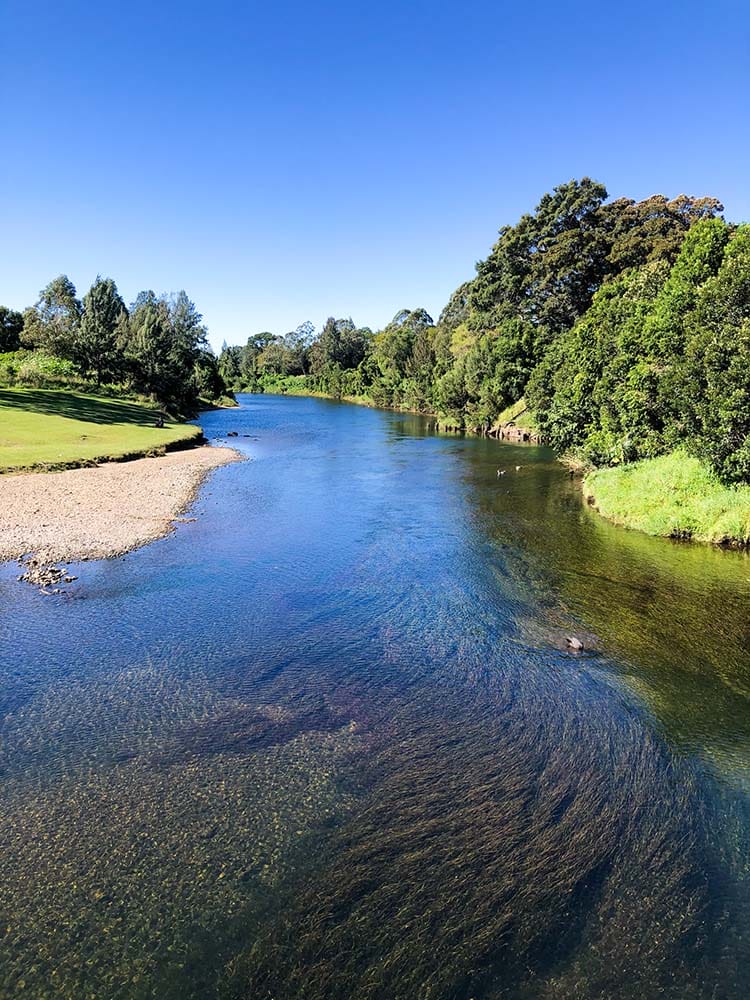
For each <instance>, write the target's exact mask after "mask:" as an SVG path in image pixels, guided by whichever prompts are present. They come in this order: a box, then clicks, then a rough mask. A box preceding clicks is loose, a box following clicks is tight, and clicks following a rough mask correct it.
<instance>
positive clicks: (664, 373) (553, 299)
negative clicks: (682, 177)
mask: <svg viewBox="0 0 750 1000" xmlns="http://www.w3.org/2000/svg"><path fill="white" fill-rule="evenodd" d="M607 197H608V196H607V192H606V190H605V188H604V187H603V186H602V185H601V184H598V183H596V182H595V181H592V180H590V179H589V178H584V179H583V180H580V181H575V180H574V181H570V182H569V183H566V184H562V185H560V186H559V187H557V188H555V189H554V191H552V192H551V193H550V194H545V195H544V197H543V198H542V199H541V200H540V202H539V204H538V205H537V207H536V209H535V210H534V212H533V213H530V214H527V215H524V216H523V217H522V218H521V219H520V220H519V221H518V222H517V223H516V224H515V225H507V226H504V227H503V228H502V229H501V230H500V232H499V237H498V240H497V242H496V243H495V245H494V246H493V247H492V249H491V251H490V253H489V255H488V256H487V258H486V259H485V260H482V261H480V262H479V263H478V264H477V266H476V274H475V275H474V277H473V278H471V279H470V280H468V281H467V282H465V283H464V284H462V285H461V286H460V287H459V288H457V289H456V291H455V292H454V293H453V295H452V296H451V297H450V300H449V302H448V304H447V305H446V307H445V308H444V309H443V311H442V313H441V314H440V316H439V318H438V320H437V321H433V319H432V317H431V316H430V315H429V314H428V313H427V312H426V311H425V310H424V309H421V308H417V309H402V310H400V311H399V312H398V313H396V315H395V316H394V318H393V319H392V320H391V322H390V323H389V324H388V325H387V326H386V327H385V328H384V329H383V330H380V331H377V332H373V331H372V330H371V329H370V328H369V327H359V326H357V325H356V324H355V323H354V322H353V321H352V320H351V319H335V318H329V319H328V320H327V321H326V323H325V324H324V326H323V329H322V330H321V331H320V333H318V334H316V332H315V330H314V329H313V328H312V326H311V324H309V323H306V324H303V325H302V326H300V327H299V328H298V329H297V330H295V331H294V332H292V333H289V334H286V335H283V336H274V335H272V334H270V333H263V334H259V335H256V336H254V337H251V338H250V339H249V340H248V342H247V343H246V344H245V345H244V346H241V347H239V346H237V347H229V346H226V345H225V347H224V349H223V350H222V353H221V356H220V359H219V369H220V372H221V374H222V376H223V378H224V379H225V381H226V382H227V384H228V385H229V386H230V387H231V388H235V389H245V390H249V391H263V390H265V391H274V392H278V391H282V392H283V391H290V392H295V393H300V392H311V393H323V394H327V395H331V396H335V397H338V398H345V399H353V400H356V401H358V402H369V403H371V404H374V405H377V406H385V407H392V408H396V409H405V410H414V411H417V412H424V413H431V414H435V415H437V416H438V418H439V420H440V421H441V423H443V425H445V426H450V427H457V428H463V429H466V430H471V431H475V432H480V433H488V432H492V431H493V430H494V429H496V428H497V427H498V425H499V424H501V423H503V422H505V421H506V420H508V419H513V420H514V422H517V421H516V420H515V419H514V417H512V416H511V417H508V416H507V415H508V414H509V413H510V414H513V413H514V412H516V411H517V412H516V416H517V417H519V418H520V419H522V420H523V422H524V424H525V426H526V427H528V428H534V429H538V431H539V433H540V434H541V435H542V437H543V439H544V440H545V441H547V442H548V443H549V444H550V445H551V446H552V447H553V448H554V449H555V450H556V451H557V452H558V453H559V454H561V455H562V454H567V455H570V456H573V457H574V458H575V459H576V460H578V461H579V462H582V463H583V464H584V465H585V466H587V467H589V468H592V469H597V468H604V467H614V466H619V467H624V466H627V465H629V464H630V463H632V462H643V461H644V460H650V459H654V458H658V457H660V456H667V455H670V454H672V453H674V452H675V450H676V449H683V450H684V451H685V452H686V453H688V454H689V455H691V456H693V457H694V458H696V459H697V460H698V461H699V463H701V468H702V469H703V470H704V472H705V474H706V476H708V475H709V474H710V475H711V476H713V477H714V479H715V481H716V482H717V483H718V484H721V485H723V486H732V485H734V484H744V483H748V482H750V363H749V362H750V226H747V225H739V226H738V225H734V224H732V223H729V222H727V221H726V220H725V219H724V218H723V216H722V212H723V206H722V205H721V203H720V202H719V201H717V200H716V199H715V198H712V197H700V198H694V197H687V196H685V195H681V196H679V197H677V198H674V199H671V200H670V199H668V198H666V197H664V196H662V195H655V196H653V197H650V198H647V199H645V200H643V201H638V202H637V201H634V200H632V199H628V198H619V199H616V200H614V201H608V200H607ZM680 453H681V452H680ZM676 461H677V460H676ZM648 469H649V467H648V466H641V472H640V476H641V477H642V480H641V481H642V485H644V487H645V488H647V489H649V490H650V491H651V493H652V494H653V491H654V490H656V489H657V488H658V478H659V476H660V475H661V471H660V468H659V469H656V468H655V469H654V473H653V474H654V476H655V480H654V483H653V484H651V485H648V484H647V483H646V480H645V477H646V476H647V475H648ZM618 481H619V480H618V479H617V477H609V479H607V480H606V482H607V483H608V484H609V485H610V487H611V488H612V489H615V484H616V483H617V482H618ZM712 481H713V480H712ZM594 482H596V483H598V484H603V483H604V480H603V479H601V478H600V479H594V478H592V479H590V483H592V484H593V483H594ZM691 482H692V484H693V487H692V488H694V489H696V490H697V489H699V488H700V489H703V488H704V486H705V484H706V483H707V482H708V480H707V479H706V478H705V477H696V478H693V479H692V480H691ZM699 484H702V485H700V487H699ZM697 497H698V494H696V498H697ZM600 506H601V509H602V510H604V505H603V504H600ZM685 533H686V534H687V533H689V532H688V531H687V530H686V532H685ZM696 537H697V536H696Z"/></svg>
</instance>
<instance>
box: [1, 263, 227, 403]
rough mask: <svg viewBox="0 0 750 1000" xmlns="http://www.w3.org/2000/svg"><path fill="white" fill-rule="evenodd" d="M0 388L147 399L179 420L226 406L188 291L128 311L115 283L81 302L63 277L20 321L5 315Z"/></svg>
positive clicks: (107, 282)
mask: <svg viewBox="0 0 750 1000" xmlns="http://www.w3.org/2000/svg"><path fill="white" fill-rule="evenodd" d="M0 387H5V388H11V387H15V388H19V387H22V388H31V389H43V388H46V389H74V390H77V391H79V392H95V393H96V394H98V395H99V396H101V395H106V396H112V397H116V398H120V399H122V398H129V399H138V398H140V399H143V400H147V401H149V402H151V403H152V404H154V405H156V406H158V407H159V408H160V409H162V410H164V411H165V412H166V413H167V414H169V415H171V416H174V417H185V416H193V415H194V414H195V413H196V412H197V411H198V409H199V408H200V407H201V406H203V405H206V404H209V405H211V404H216V403H220V402H222V401H223V400H225V399H226V395H227V389H226V386H225V384H224V382H223V380H222V378H221V375H220V374H219V368H218V363H217V359H216V357H215V355H214V354H213V352H212V351H211V350H210V348H209V346H208V341H207V331H206V328H205V326H204V325H203V320H202V317H201V315H200V313H199V312H198V311H197V309H196V307H195V305H194V304H193V303H192V302H191V301H190V299H189V298H188V296H187V294H186V293H185V292H184V291H181V292H178V293H177V294H175V295H161V296H157V295H155V293H154V292H152V291H145V292H141V293H140V294H139V295H138V296H137V297H136V300H135V301H134V302H133V303H132V304H131V306H130V307H127V306H126V305H125V302H124V301H123V299H122V297H121V295H120V293H119V291H118V289H117V285H116V284H115V282H114V281H113V280H112V279H111V278H101V277H97V279H96V281H95V282H94V283H93V285H92V286H91V288H90V289H89V291H88V292H87V293H86V294H85V295H84V296H83V299H82V300H81V299H79V298H78V295H77V292H76V289H75V286H74V285H73V283H72V282H71V281H70V279H69V278H68V277H67V276H65V275H60V276H59V277H58V278H55V279H54V280H53V281H51V282H50V283H49V284H48V285H47V286H46V287H45V288H44V289H42V291H41V292H40V295H39V299H38V301H37V302H36V303H35V304H34V305H33V306H30V307H29V308H28V309H26V310H25V311H24V312H23V313H20V312H16V311H14V310H12V309H8V308H6V307H0Z"/></svg>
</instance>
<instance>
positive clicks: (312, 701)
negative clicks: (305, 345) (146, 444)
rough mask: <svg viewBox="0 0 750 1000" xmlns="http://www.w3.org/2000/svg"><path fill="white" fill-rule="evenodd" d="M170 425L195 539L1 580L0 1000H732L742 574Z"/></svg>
mask: <svg viewBox="0 0 750 1000" xmlns="http://www.w3.org/2000/svg"><path fill="white" fill-rule="evenodd" d="M202 424H203V426H204V429H205V431H206V433H207V435H208V436H209V437H212V438H224V437H225V435H226V432H227V431H229V430H237V431H239V432H240V433H246V434H249V435H251V437H250V438H245V437H239V438H236V439H235V438H233V439H230V442H229V443H232V444H234V445H237V446H238V447H239V448H240V449H241V450H243V451H244V452H246V454H247V455H248V456H249V458H250V459H251V461H248V462H245V463H241V464H237V465H232V466H228V467H226V468H223V469H220V470H218V471H217V472H216V473H215V474H214V476H213V478H212V479H211V480H210V481H209V483H208V484H207V486H206V487H205V488H204V490H203V491H202V494H201V497H200V499H199V501H198V502H197V504H196V506H195V514H196V516H197V520H196V522H194V523H190V524H186V525H182V526H180V528H179V530H178V531H177V533H176V534H174V535H172V536H171V537H169V538H167V539H164V540H163V541H161V542H157V543H156V544H154V545H152V546H149V547H148V548H146V549H143V550H141V551H140V552H137V553H133V554H131V555H129V556H127V557H125V558H123V559H118V560H113V561H109V562H104V563H92V564H84V565H82V566H81V567H79V569H78V570H77V572H78V573H79V576H80V580H79V582H78V583H77V584H75V585H73V587H71V588H70V593H69V596H66V597H64V598H61V599H52V598H48V597H44V596H42V595H39V594H37V593H36V592H35V591H33V590H32V589H31V588H26V587H22V586H21V585H20V584H18V583H17V582H16V581H15V577H16V575H17V569H16V567H15V566H6V567H3V568H2V569H0V609H1V611H2V617H1V618H0V716H1V717H2V719H3V722H2V730H1V732H0V735H1V738H2V742H1V743H0V778H1V782H2V783H1V785H0V795H1V796H2V809H1V810H0V908H1V909H0V995H2V996H3V997H6V996H7V997H13V998H15V997H71V998H72V997H75V998H81V997H96V998H99V997H107V998H109V997H111V998H120V997H122V998H131V997H133V998H141V997H143V998H146V997H158V998H166V1000H171V998H177V997H180V998H190V997H194V998H204V997H206V998H209V997H219V998H223V1000H226V998H240V997H243V998H245V997H246V998H253V1000H261V998H271V997H274V998H276V1000H293V998H298V997H304V998H306V1000H312V998H315V1000H317V998H320V1000H323V998H347V1000H348V998H351V997H357V998H373V1000H374V998H378V1000H380V998H382V1000H393V998H404V1000H406V998H413V997H420V998H456V1000H469V998H471V997H473V998H475V1000H479V998H505V997H524V998H525V997H565V998H567V997H584V998H588V997H614V996H617V997H620V996H621V997H631V996H633V997H635V996H639V997H663V996H667V997H674V998H683V997H699V998H703V997H716V998H724V997H727V998H729V997H744V996H746V992H747V988H746V983H747V977H748V968H749V967H750V945H749V944H748V939H747V935H748V932H749V931H750V906H749V905H748V885H747V879H748V857H749V854H748V849H749V848H750V838H749V836H748V833H749V831H750V821H749V816H748V791H749V790H750V780H749V779H750V768H749V765H750V711H748V696H749V695H750V653H748V642H747V640H748V629H749V628H750V626H748V619H747V608H748V597H749V596H750V561H748V560H747V558H746V557H744V556H743V555H740V554H736V553H721V552H715V551H712V550H707V549H703V548H698V547H686V546H679V545H672V544H670V543H668V542H664V541H659V540H654V539H648V538H646V537H644V536H640V535H637V534H634V533H628V532H624V531H621V530H619V529H616V528H612V527H610V526H608V525H606V524H605V523H603V522H602V521H601V520H600V519H598V518H597V517H596V516H595V515H593V514H592V513H591V512H590V511H588V510H587V509H586V508H584V507H583V506H582V505H581V502H580V498H579V494H578V491H577V487H576V486H575V484H573V483H571V482H570V480H569V479H568V477H567V474H566V472H565V470H564V469H563V468H562V467H560V466H559V465H558V464H556V463H555V462H554V461H553V459H552V456H551V455H550V453H549V452H547V451H545V450H544V449H537V448H518V447H513V446H508V445H502V444H498V443H497V442H494V441H483V440H479V439H463V438H454V437H438V436H435V435H433V434H431V433H430V429H429V422H427V421H425V420H422V419H420V418H415V417H410V416H402V415H396V414H390V413H383V412H379V411H373V410H368V409H363V408H357V407H349V406H345V405H339V404H335V403H329V402H326V401H321V400H313V399H280V398H272V397H246V398H244V399H243V407H242V408H241V409H238V410H230V411H216V412H212V413H209V414H206V415H204V418H203V419H202ZM517 464H520V465H521V466H522V469H521V471H520V472H519V473H517V474H516V473H515V471H513V470H514V468H515V466H516V465H517ZM498 467H500V468H506V469H508V470H509V471H508V473H507V474H506V475H505V476H503V477H501V478H498V477H497V475H496V469H497V468H498ZM571 631H575V632H576V633H577V634H582V635H590V636H591V641H592V642H595V644H596V646H597V651H596V653H594V654H585V655H583V656H573V655H570V654H569V653H567V652H566V651H565V649H564V648H563V647H564V642H563V637H564V636H565V635H566V634H569V633H570V632H571Z"/></svg>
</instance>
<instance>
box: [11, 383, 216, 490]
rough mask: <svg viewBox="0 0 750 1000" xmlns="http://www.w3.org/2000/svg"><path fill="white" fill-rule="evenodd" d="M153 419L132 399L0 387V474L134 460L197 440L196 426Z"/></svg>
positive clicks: (147, 409) (149, 411)
mask: <svg viewBox="0 0 750 1000" xmlns="http://www.w3.org/2000/svg"><path fill="white" fill-rule="evenodd" d="M157 418H158V414H157V413H156V412H155V411H154V410H153V409H152V408H151V407H149V406H146V405H144V404H142V403H138V402H135V401H132V400H120V399H112V398H109V399H107V398H102V397H98V396H93V395H89V394H84V393H80V392H74V391H65V390H50V389H0V473H2V472H9V471H21V470H27V469H65V468H73V467H76V466H80V465H91V464H94V463H96V462H106V461H117V460H122V459H125V458H136V457H141V456H143V455H153V454H160V453H162V452H163V451H165V450H169V449H171V448H175V447H181V446H183V447H184V446H189V445H192V444H195V443H197V442H198V441H200V439H201V436H202V435H201V429H200V427H196V426H195V425H193V424H185V423H177V422H174V421H169V420H167V421H159V420H158V419H157ZM159 422H161V423H162V424H163V426H161V427H158V426H157V423H159Z"/></svg>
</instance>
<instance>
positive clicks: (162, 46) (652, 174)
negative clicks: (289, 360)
mask: <svg viewBox="0 0 750 1000" xmlns="http://www.w3.org/2000/svg"><path fill="white" fill-rule="evenodd" d="M0 37H1V38H2V48H1V57H0V123H1V125H2V130H1V133H0V134H1V135H2V146H3V151H2V155H1V156H0V227H1V229H0V303H2V304H4V305H8V306H11V307H13V308H16V309H21V308H23V307H25V306H27V305H30V304H31V303H33V302H34V301H35V300H36V298H37V295H38V292H39V289H40V288H42V287H43V286H44V285H45V284H46V283H47V282H48V281H49V280H50V279H51V278H53V277H55V276H56V275H57V274H60V273H61V272H64V273H67V274H68V275H69V276H70V277H71V278H72V280H73V281H74V283H75V284H76V286H77V288H78V291H79V294H81V295H82V294H83V293H84V292H85V291H86V290H87V289H88V287H89V285H90V284H91V282H92V281H93V279H94V278H95V277H96V275H97V273H100V274H102V275H105V276H111V277H113V278H114V279H115V280H116V281H117V283H118V286H119V288H120V291H121V293H122V295H123V297H124V298H125V300H126V301H127V302H130V301H131V300H132V299H133V298H134V297H135V295H136V294H137V292H138V291H139V290H140V289H142V288H153V289H154V290H155V291H156V292H161V291H172V290H178V289H180V288H185V289H186V291H187V292H188V294H189V295H190V297H191V298H192V299H193V300H194V301H195V302H196V305H197V306H198V308H199V310H200V311H201V312H202V313H203V314H204V317H205V320H206V322H207V324H208V326H209V330H210V336H211V341H212V343H213V344H214V346H215V347H218V346H219V345H220V344H221V342H222V341H223V340H225V339H226V340H227V341H228V342H229V343H242V342H244V341H245V339H246V338H247V336H248V335H249V334H251V333H255V332H259V331H261V330H272V331H273V332H277V333H283V332H285V331H287V330H289V329H293V328H294V327H295V326H297V325H298V324H299V323H300V322H302V321H303V320H306V319H310V320H312V321H313V323H315V325H316V326H317V327H320V326H321V324H322V322H323V321H324V320H325V318H326V316H328V315H336V316H351V317H352V318H353V319H354V321H355V322H356V323H358V324H361V325H365V324H367V325H369V326H372V327H373V328H378V327H380V326H382V325H384V324H385V323H386V322H387V321H388V320H389V319H390V317H391V316H392V315H393V314H394V313H395V312H396V311H397V310H399V309H401V308H403V307H408V308H415V307H417V306H424V307H425V308H426V309H427V310H428V311H429V312H430V313H431V314H432V315H433V316H435V317H437V315H438V314H439V312H440V310H441V308H442V307H443V305H444V304H445V302H446V301H447V299H448V296H449V295H450V293H451V292H452V290H453V289H454V288H455V287H456V286H457V285H458V284H460V283H461V282H462V281H464V280H466V279H467V278H469V277H471V275H472V274H473V273H474V263H475V261H477V260H478V259H480V258H482V257H484V256H486V254H487V252H488V250H489V248H490V246H491V245H492V243H493V242H494V239H495V237H496V233H497V230H498V228H499V227H500V226H501V225H503V224H505V223H508V222H511V223H512V222H514V221H515V220H516V219H517V218H518V216H519V215H520V214H521V213H522V212H524V211H528V210H531V209H533V207H534V206H535V205H536V204H537V202H538V200H539V198H540V196H541V195H542V194H543V193H544V192H545V191H548V190H550V189H551V188H552V187H554V186H555V185H556V184H558V183H561V182H563V181H566V180H569V179H570V178H572V177H582V176H584V175H589V176H591V177H594V178H596V179H597V180H600V181H602V182H603V183H604V184H606V186H607V188H608V190H609V193H610V195H611V196H612V197H617V196H621V195H627V196H630V197H633V198H642V197H645V196H648V195H650V194H653V193H663V194H667V195H670V196H674V195H676V194H679V193H682V192H684V193H686V194H695V195H704V194H710V195H715V196H716V197H719V198H720V199H721V200H722V201H723V203H724V205H725V206H726V216H727V218H729V219H731V220H733V221H744V220H750V187H749V183H748V182H749V181H750V128H749V126H750V6H748V3H747V0H712V2H710V3H708V2H706V0H700V2H698V0H680V2H675V0H657V2H654V0H651V2H642V0H630V2H629V3H607V2H606V0H599V2H596V3H592V2H589V0H581V2H565V0H558V2H550V0H532V2H521V0H515V2H513V3H504V2H502V0H464V2H461V3H459V2H456V0H448V2H442V3H441V2H439V0H432V2H429V3H428V2H424V0H417V2H412V0H379V2H377V3H360V2H356V0H349V2H343V0H332V2H310V0H308V2H298V0H276V2H264V3H259V2H245V3H241V2H235V3H228V2H225V0H203V2H200V3H195V2H192V0H182V2H180V3H177V2H172V0H161V2H154V0H148V2H145V0H128V2H127V3H122V2H118V3H115V2H111V0H103V2H100V3H92V2H87V3H84V2H80V0H79V2H77V0H68V2H65V3H60V2H56V3H52V2H37V0H0Z"/></svg>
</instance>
